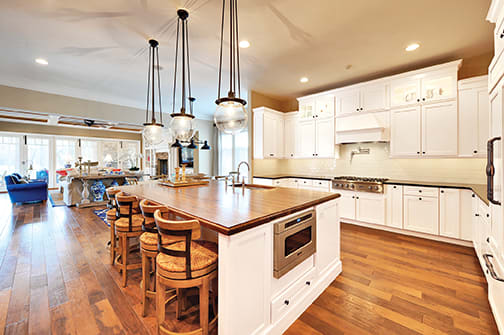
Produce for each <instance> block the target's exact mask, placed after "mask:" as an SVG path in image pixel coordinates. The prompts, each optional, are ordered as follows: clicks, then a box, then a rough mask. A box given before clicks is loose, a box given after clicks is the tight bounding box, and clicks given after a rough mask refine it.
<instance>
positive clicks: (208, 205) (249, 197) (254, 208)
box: [119, 181, 340, 235]
mask: <svg viewBox="0 0 504 335" xmlns="http://www.w3.org/2000/svg"><path fill="white" fill-rule="evenodd" d="M119 189H120V190H122V191H124V192H126V193H129V194H132V195H135V196H137V197H138V198H140V199H149V200H152V201H155V202H158V203H160V204H163V205H165V206H167V207H168V208H170V209H171V210H173V211H175V212H177V213H180V214H182V215H185V216H189V217H192V218H195V219H197V220H199V221H200V222H201V224H202V225H203V226H205V227H207V228H209V229H211V230H214V231H217V232H219V233H222V234H224V235H233V234H236V233H239V232H241V231H244V230H247V229H251V228H253V227H256V226H259V225H261V224H264V223H268V222H270V221H272V220H275V219H278V218H281V217H283V216H286V215H289V214H292V213H295V212H298V211H300V210H304V209H307V208H310V207H313V206H315V205H318V204H321V203H324V202H326V201H330V200H333V199H336V198H339V197H340V195H339V194H337V193H330V192H321V191H311V190H310V191H307V190H298V189H289V188H283V187H268V186H264V187H254V188H245V190H242V189H241V187H235V188H234V189H233V188H232V187H230V186H229V187H227V188H226V187H225V183H224V182H218V181H210V183H209V184H208V185H202V186H188V187H179V188H172V187H168V186H162V185H159V184H158V183H142V184H138V185H130V186H120V187H119Z"/></svg>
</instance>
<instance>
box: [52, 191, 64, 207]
mask: <svg viewBox="0 0 504 335" xmlns="http://www.w3.org/2000/svg"><path fill="white" fill-rule="evenodd" d="M49 201H50V202H51V204H52V206H53V207H60V206H66V205H65V202H64V201H63V193H61V192H60V191H49Z"/></svg>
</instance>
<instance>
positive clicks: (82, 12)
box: [0, 0, 493, 118]
mask: <svg viewBox="0 0 504 335" xmlns="http://www.w3.org/2000/svg"><path fill="white" fill-rule="evenodd" d="M489 5H490V0H443V1H439V0H421V1H419V0H352V1H348V0H315V1H313V0H312V1H306V0H240V1H239V9H240V12H239V15H240V35H241V37H242V39H247V40H249V41H250V43H251V45H252V46H251V47H250V48H249V49H242V50H241V55H242V59H241V63H242V68H243V71H242V80H243V84H242V86H243V87H242V91H245V92H246V91H247V90H248V89H254V90H257V91H260V92H264V93H267V94H271V95H273V96H278V97H294V96H300V95H302V94H305V93H307V92H313V91H316V90H317V89H320V88H328V87H336V86H338V85H341V84H342V83H345V82H351V81H355V80H357V79H358V78H363V77H369V76H374V75H378V74H381V73H387V74H389V73H393V72H396V71H399V70H405V69H412V68H416V67H418V66H420V65H427V64H428V65H431V64H433V63H435V62H437V61H445V60H449V59H455V58H467V57H471V56H475V55H480V54H483V53H485V52H488V51H490V50H492V29H493V27H492V26H491V25H490V24H489V23H488V22H486V21H485V16H486V13H487V11H488V8H489ZM221 6H222V1H220V0H188V1H177V0H130V1H124V0H123V1H119V0H107V1H103V0H85V1H82V0H80V1H76V0H37V1H34V0H23V1H2V2H0V45H1V46H2V49H1V52H0V84H3V85H9V86H15V87H22V88H28V89H34V90H39V91H44V92H50V93H56V94H61V95H68V96H73V97H79V98H84V99H90V100H96V101H104V102H109V103H114V104H120V105H126V106H131V107H139V108H144V107H145V99H146V85H147V83H146V77H147V73H146V71H147V53H146V51H147V50H148V48H147V45H148V44H147V40H148V39H149V38H150V37H153V38H156V39H158V40H159V41H160V58H161V65H162V66H163V67H164V70H163V71H162V72H161V75H162V88H163V99H164V104H165V106H164V110H165V111H167V112H170V111H171V105H170V104H171V95H172V91H171V90H172V82H173V77H172V76H173V57H174V44H175V42H174V37H175V28H176V26H175V23H176V9H177V8H179V7H186V8H188V9H189V11H190V17H189V32H190V47H191V60H192V63H191V71H192V74H193V76H192V83H193V95H194V96H195V97H196V98H197V103H196V109H195V113H196V115H197V116H198V117H204V118H205V117H206V118H208V117H209V116H211V115H212V113H213V111H214V106H215V105H214V103H213V101H214V100H215V98H216V94H217V69H218V53H219V32H220V9H221ZM411 42H419V43H420V44H421V47H420V49H418V50H417V51H415V52H413V53H406V52H405V51H404V47H405V46H406V45H408V44H409V43H411ZM38 57H42V58H46V59H47V60H48V61H49V66H47V67H44V66H40V65H37V64H35V62H34V59H35V58H38ZM225 64H227V62H225ZM348 65H351V67H350V69H346V68H347V66H348ZM302 76H307V77H309V78H310V81H309V83H307V84H301V83H299V78H300V77H302ZM224 82H226V81H224ZM226 90H227V87H226V86H225V87H224V92H225V91H226ZM243 95H244V94H242V96H243ZM245 98H246V97H245ZM0 105H1V103H0ZM169 105H170V106H169ZM169 108H170V109H169Z"/></svg>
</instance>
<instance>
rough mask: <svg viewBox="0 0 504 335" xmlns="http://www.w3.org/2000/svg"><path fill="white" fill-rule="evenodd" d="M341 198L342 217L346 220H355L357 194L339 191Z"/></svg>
mask: <svg viewBox="0 0 504 335" xmlns="http://www.w3.org/2000/svg"><path fill="white" fill-rule="evenodd" d="M336 192H337V193H339V194H341V197H340V216H341V217H342V218H344V219H350V220H355V208H356V204H355V193H354V192H349V191H343V190H337V191H336Z"/></svg>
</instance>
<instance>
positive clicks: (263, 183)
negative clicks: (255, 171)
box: [254, 178, 273, 186]
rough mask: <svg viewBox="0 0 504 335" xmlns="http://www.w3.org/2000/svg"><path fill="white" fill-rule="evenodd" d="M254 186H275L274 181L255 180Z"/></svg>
mask: <svg viewBox="0 0 504 335" xmlns="http://www.w3.org/2000/svg"><path fill="white" fill-rule="evenodd" d="M254 184H257V185H265V186H273V179H267V178H254Z"/></svg>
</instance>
